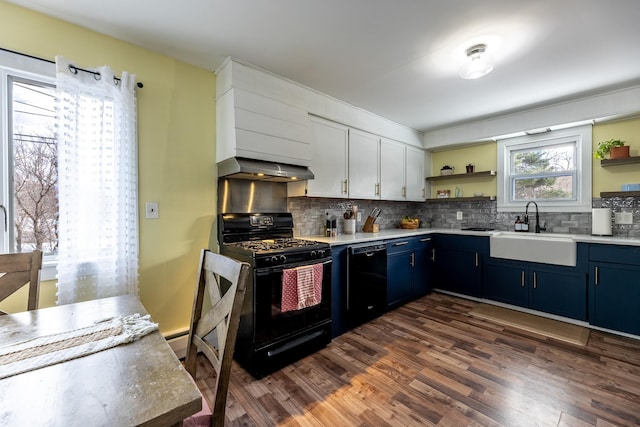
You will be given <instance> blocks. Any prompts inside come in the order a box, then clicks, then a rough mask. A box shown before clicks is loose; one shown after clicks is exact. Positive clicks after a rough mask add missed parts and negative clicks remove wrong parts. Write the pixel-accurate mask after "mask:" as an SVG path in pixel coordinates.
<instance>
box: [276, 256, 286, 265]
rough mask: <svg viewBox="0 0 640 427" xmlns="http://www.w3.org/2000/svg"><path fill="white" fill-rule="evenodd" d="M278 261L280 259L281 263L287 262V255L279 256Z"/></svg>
mask: <svg viewBox="0 0 640 427" xmlns="http://www.w3.org/2000/svg"><path fill="white" fill-rule="evenodd" d="M278 261H280V264H284V263H285V262H287V257H286V256H284V255H280V256H279V257H278Z"/></svg>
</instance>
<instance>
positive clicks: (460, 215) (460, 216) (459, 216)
mask: <svg viewBox="0 0 640 427" xmlns="http://www.w3.org/2000/svg"><path fill="white" fill-rule="evenodd" d="M456 219H458V220H461V219H462V211H458V212H456Z"/></svg>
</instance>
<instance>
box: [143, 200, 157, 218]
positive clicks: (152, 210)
mask: <svg viewBox="0 0 640 427" xmlns="http://www.w3.org/2000/svg"><path fill="white" fill-rule="evenodd" d="M144 210H145V215H146V218H147V219H156V218H158V215H159V213H158V202H147V203H145V205H144Z"/></svg>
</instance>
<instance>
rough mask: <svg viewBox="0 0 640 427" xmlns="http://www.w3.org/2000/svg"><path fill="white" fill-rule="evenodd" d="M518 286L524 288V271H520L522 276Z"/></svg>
mask: <svg viewBox="0 0 640 427" xmlns="http://www.w3.org/2000/svg"><path fill="white" fill-rule="evenodd" d="M520 286H522V287H523V288H524V270H522V274H521V276H520Z"/></svg>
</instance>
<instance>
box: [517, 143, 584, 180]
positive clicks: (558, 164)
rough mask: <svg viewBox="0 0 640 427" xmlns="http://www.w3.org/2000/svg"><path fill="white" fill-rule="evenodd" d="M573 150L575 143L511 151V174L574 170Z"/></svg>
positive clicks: (574, 150) (574, 149)
mask: <svg viewBox="0 0 640 427" xmlns="http://www.w3.org/2000/svg"><path fill="white" fill-rule="evenodd" d="M575 152H576V147H575V144H563V145H555V146H548V147H537V148H534V149H531V150H521V151H513V152H512V153H511V167H512V171H513V172H512V174H513V175H523V174H531V173H535V174H537V173H540V172H560V171H572V170H575V168H576V166H575Z"/></svg>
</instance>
